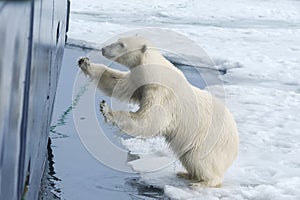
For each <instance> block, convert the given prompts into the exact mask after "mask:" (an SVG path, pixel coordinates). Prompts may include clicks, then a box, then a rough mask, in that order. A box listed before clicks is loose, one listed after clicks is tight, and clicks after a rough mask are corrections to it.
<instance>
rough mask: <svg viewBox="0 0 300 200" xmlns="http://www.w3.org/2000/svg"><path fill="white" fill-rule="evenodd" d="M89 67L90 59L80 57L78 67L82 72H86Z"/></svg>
mask: <svg viewBox="0 0 300 200" xmlns="http://www.w3.org/2000/svg"><path fill="white" fill-rule="evenodd" d="M89 65H90V59H89V58H88V57H82V58H80V59H79V60H78V66H79V67H80V68H81V69H82V70H83V71H86V70H87V68H88V66H89Z"/></svg>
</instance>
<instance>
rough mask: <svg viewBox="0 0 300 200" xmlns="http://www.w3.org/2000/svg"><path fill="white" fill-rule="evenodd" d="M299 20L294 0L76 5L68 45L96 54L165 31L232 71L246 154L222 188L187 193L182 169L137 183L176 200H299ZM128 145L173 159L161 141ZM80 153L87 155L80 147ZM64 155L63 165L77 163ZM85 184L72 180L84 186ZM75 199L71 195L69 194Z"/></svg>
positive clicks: (231, 93)
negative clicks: (121, 38) (99, 47)
mask: <svg viewBox="0 0 300 200" xmlns="http://www.w3.org/2000/svg"><path fill="white" fill-rule="evenodd" d="M299 12H300V2H299V1H292V0H286V1H275V0H270V1H258V0H254V1H250V0H241V1H226V4H225V3H224V2H223V1H221V0H213V1H201V3H200V2H199V1H189V0H179V1H176V2H174V1H156V2H155V3H153V2H150V1H149V2H148V3H147V2H143V3H138V4H137V3H136V2H135V1H133V0H128V1H126V2H125V1H113V2H111V1H101V2H100V1H96V0H93V1H89V2H88V3H87V2H86V1H83V0H78V1H74V2H72V15H71V25H70V33H69V38H70V40H69V42H71V43H73V44H78V45H91V46H93V45H95V44H99V43H102V42H104V41H106V40H107V39H108V38H110V37H112V36H116V35H118V34H119V33H122V32H124V31H130V30H132V29H135V28H142V27H149V26H151V27H153V26H154V27H163V28H169V29H171V30H174V31H177V32H179V33H181V34H184V35H186V36H187V37H188V38H190V39H193V40H194V41H195V42H196V43H197V44H198V45H200V46H201V47H203V48H204V50H205V51H206V52H207V53H208V54H209V55H210V56H211V57H212V58H213V60H214V61H218V60H221V61H224V62H222V63H223V64H224V66H225V68H226V69H227V71H226V72H227V73H226V74H225V75H224V76H222V78H223V80H224V88H225V91H226V104H227V105H228V107H229V108H230V110H231V111H232V112H233V114H234V116H235V118H236V121H237V125H238V128H239V133H240V153H239V157H238V159H237V161H236V162H235V163H234V165H233V166H232V167H231V168H230V169H229V171H228V173H227V174H226V177H225V181H224V185H223V187H222V188H216V189H198V190H192V189H190V188H188V187H187V183H186V182H184V181H183V180H180V179H177V178H175V176H174V175H175V173H176V171H180V170H182V169H181V166H180V164H179V163H177V162H175V163H173V164H172V165H171V166H170V167H168V168H165V169H163V170H161V171H158V172H156V173H146V174H145V173H142V174H141V177H142V178H141V179H140V180H139V182H141V183H144V184H146V185H147V184H152V185H155V186H156V187H160V188H163V189H164V192H165V195H166V196H168V197H170V198H173V199H205V200H209V199H278V200H281V199H289V200H290V199H295V200H296V199H300V192H299V189H298V188H300V162H299V153H300V137H299V130H300V125H299V124H300V123H299V119H300V112H299V108H300V86H299V85H300V82H299V81H300V79H299V76H300V67H299V66H300V48H299V45H300V37H299V35H300V27H299V21H300V13H299ZM175 45H176V44H175ZM170 48H172V47H170ZM228 63H229V64H228ZM72 70H73V69H72ZM207 74H208V75H209V73H207ZM70 77H71V75H70ZM210 88H213V91H215V92H216V94H217V95H218V94H220V93H218V92H217V91H218V89H220V88H222V87H221V85H220V84H217V83H215V85H214V86H210ZM65 92H66V91H65ZM58 96H59V95H58ZM66 105H67V104H66ZM64 109H65V108H61V110H64ZM66 132H68V131H66ZM71 141H72V140H71ZM123 143H124V144H125V145H127V147H128V148H129V149H132V150H133V151H135V152H136V153H138V152H150V153H152V154H151V155H153V156H152V158H154V159H155V155H157V156H156V157H157V158H159V156H158V155H160V156H161V155H163V156H166V155H167V156H169V157H170V159H171V160H172V158H173V157H172V153H171V152H169V151H168V149H167V148H164V147H165V146H164V145H163V141H162V140H160V139H157V138H155V139H150V140H146V141H141V140H139V139H127V140H124V141H123ZM61 145H63V143H61ZM74 145H76V146H78V147H77V148H78V149H81V148H83V147H82V146H80V143H79V142H77V143H75V142H74ZM158 147H159V148H158ZM157 149H158V151H157ZM61 154H62V155H63V157H61V159H64V160H65V159H66V158H68V157H72V156H75V155H73V154H72V152H67V151H66V152H62V153H61ZM59 156H60V155H58V157H59ZM79 157H80V156H79ZM81 157H82V158H81V159H82V161H86V160H88V159H91V160H92V158H90V157H88V156H87V157H86V155H81ZM76 159H77V157H76ZM81 164H82V165H85V164H84V162H80V165H81ZM57 165H59V163H57ZM145 165H146V164H145ZM138 166H139V170H142V169H141V168H142V167H143V166H141V165H138ZM68 167H69V168H70V170H71V172H76V170H74V169H71V167H73V166H71V165H69V166H68ZM73 168H75V169H76V166H75V167H73ZM78 172H79V171H78V170H77V173H78ZM65 173H67V171H66V172H65ZM70 174H71V173H70ZM72 174H73V173H72ZM99 174H101V172H100V170H99ZM83 176H84V175H83ZM90 176H92V175H90ZM93 176H95V175H93ZM120 176H121V177H122V175H120ZM85 178H86V177H83V178H79V177H76V176H74V177H72V178H71V179H73V180H78V179H80V180H81V181H80V182H84V179H85ZM87 180H88V179H87ZM71 182H72V181H71ZM74 182H76V181H73V183H74ZM77 182H79V181H77ZM80 184H82V185H84V187H83V186H82V189H84V190H88V191H90V194H91V195H93V194H92V193H93V192H95V193H97V192H96V191H98V190H96V189H95V185H96V183H95V184H90V182H89V183H87V184H86V185H87V186H85V184H84V183H80ZM77 189H78V188H77ZM70 191H72V189H71V188H69V189H66V194H69V193H70ZM83 194H85V192H84V191H83ZM95 196H96V195H95ZM72 197H75V195H74V196H72ZM75 199H76V198H75ZM79 199H80V198H79Z"/></svg>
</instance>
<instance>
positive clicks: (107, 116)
mask: <svg viewBox="0 0 300 200" xmlns="http://www.w3.org/2000/svg"><path fill="white" fill-rule="evenodd" d="M99 107H100V112H101V113H102V115H103V117H104V120H105V122H106V123H111V122H113V116H112V113H111V110H110V108H109V107H108V105H107V103H106V101H104V100H102V101H101V102H100V105H99Z"/></svg>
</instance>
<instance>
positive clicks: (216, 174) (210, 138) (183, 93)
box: [78, 36, 239, 187]
mask: <svg viewBox="0 0 300 200" xmlns="http://www.w3.org/2000/svg"><path fill="white" fill-rule="evenodd" d="M102 55H103V56H104V57H106V58H108V59H110V60H112V61H115V62H118V63H119V64H122V65H124V66H126V67H127V68H128V69H129V70H128V71H127V72H121V71H118V70H115V69H112V68H109V67H107V66H105V65H103V64H95V63H91V62H90V60H89V58H87V57H83V58H80V59H79V60H78V65H79V67H80V68H81V70H82V71H83V72H84V73H85V74H86V75H88V76H89V77H90V78H91V79H92V80H94V81H95V82H96V84H97V87H98V88H99V89H100V90H101V91H102V92H104V93H105V94H106V95H108V96H111V97H112V98H116V99H118V100H121V101H125V102H135V103H137V104H138V105H139V108H138V110H137V111H135V112H130V111H125V110H112V109H111V108H110V107H109V106H108V105H107V103H106V102H105V101H102V102H101V103H100V111H101V113H102V114H103V116H104V119H105V121H106V122H107V123H112V124H114V125H116V126H118V127H119V128H120V129H121V130H122V131H123V132H125V133H127V134H129V135H132V136H142V137H150V136H154V135H161V136H163V137H164V138H165V140H166V141H167V142H168V144H169V146H170V148H171V149H172V150H173V151H174V153H175V154H176V155H177V157H178V159H179V160H180V161H181V163H182V165H183V166H184V167H185V169H186V171H187V172H180V173H178V176H179V177H181V178H186V179H189V180H191V185H192V186H193V187H198V186H204V187H219V186H220V185H221V184H222V182H223V177H224V173H225V172H226V170H227V169H228V167H229V166H230V165H231V164H232V163H233V161H234V160H235V159H236V157H237V154H238V146H239V137H238V131H237V127H236V123H235V120H234V118H233V116H232V114H231V113H230V111H229V110H228V108H227V107H226V106H225V104H224V103H223V102H221V101H219V100H218V99H217V98H215V97H213V96H212V95H211V94H209V93H208V92H206V91H204V90H201V89H199V88H197V87H194V86H193V85H191V84H190V83H189V82H188V81H187V79H186V78H185V76H184V75H183V73H182V72H181V71H180V70H179V69H177V68H176V67H175V66H174V65H173V64H171V63H170V62H169V61H168V60H167V59H165V58H164V56H163V55H162V54H161V53H160V51H159V50H158V49H157V48H155V47H154V46H153V45H152V44H151V43H150V42H149V41H147V40H145V39H144V38H142V37H139V36H132V37H124V38H120V39H119V40H118V41H116V42H115V43H112V44H110V45H108V46H106V47H103V48H102Z"/></svg>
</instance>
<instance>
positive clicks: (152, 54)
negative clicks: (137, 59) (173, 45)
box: [140, 50, 172, 66]
mask: <svg viewBox="0 0 300 200" xmlns="http://www.w3.org/2000/svg"><path fill="white" fill-rule="evenodd" d="M140 65H163V66H172V65H171V63H170V62H169V61H168V60H167V59H165V57H164V56H163V55H162V54H161V53H160V52H159V51H157V50H147V51H146V52H145V53H144V56H143V57H142V59H141V63H140Z"/></svg>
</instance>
